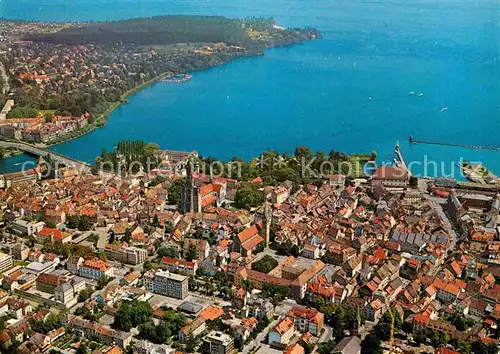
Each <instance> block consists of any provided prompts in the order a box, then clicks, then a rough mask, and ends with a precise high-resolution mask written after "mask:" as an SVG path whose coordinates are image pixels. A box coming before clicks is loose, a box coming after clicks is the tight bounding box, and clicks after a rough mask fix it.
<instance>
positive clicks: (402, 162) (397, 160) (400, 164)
mask: <svg viewBox="0 0 500 354" xmlns="http://www.w3.org/2000/svg"><path fill="white" fill-rule="evenodd" d="M394 152H395V153H396V157H397V158H395V159H394V164H395V165H396V166H397V167H401V168H404V169H405V170H406V171H407V172H408V176H411V171H410V169H409V168H408V166H407V165H406V162H405V159H404V157H403V153H402V152H401V147H400V146H399V141H398V142H397V143H396V147H395V148H394Z"/></svg>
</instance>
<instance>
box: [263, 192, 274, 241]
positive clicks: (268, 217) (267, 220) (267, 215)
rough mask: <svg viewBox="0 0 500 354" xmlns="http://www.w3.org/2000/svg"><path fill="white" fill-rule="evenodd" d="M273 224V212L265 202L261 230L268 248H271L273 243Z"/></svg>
mask: <svg viewBox="0 0 500 354" xmlns="http://www.w3.org/2000/svg"><path fill="white" fill-rule="evenodd" d="M272 222H273V212H272V210H271V208H270V207H269V203H268V202H267V201H265V202H264V215H263V217H262V228H261V229H260V236H262V237H263V238H264V240H266V246H269V242H270V241H271V224H272Z"/></svg>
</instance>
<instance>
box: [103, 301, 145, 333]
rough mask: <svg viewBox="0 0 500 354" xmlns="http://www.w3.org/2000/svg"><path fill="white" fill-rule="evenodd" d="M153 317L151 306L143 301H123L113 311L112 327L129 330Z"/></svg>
mask: <svg viewBox="0 0 500 354" xmlns="http://www.w3.org/2000/svg"><path fill="white" fill-rule="evenodd" d="M152 317H153V308H152V307H151V304H149V302H145V301H137V300H132V301H123V302H122V303H121V305H120V307H119V308H118V310H117V311H116V313H115V320H114V322H113V324H112V327H113V328H115V329H119V330H122V331H126V332H128V331H130V329H131V328H132V327H137V326H138V325H141V324H144V323H146V322H148V321H149V320H151V318H152Z"/></svg>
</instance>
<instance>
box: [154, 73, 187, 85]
mask: <svg viewBox="0 0 500 354" xmlns="http://www.w3.org/2000/svg"><path fill="white" fill-rule="evenodd" d="M192 78H193V75H190V74H183V75H175V76H165V77H162V78H161V79H159V80H158V81H159V82H167V83H173V84H181V83H183V82H187V81H189V80H191V79H192Z"/></svg>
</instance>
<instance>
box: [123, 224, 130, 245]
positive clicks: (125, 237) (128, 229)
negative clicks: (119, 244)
mask: <svg viewBox="0 0 500 354" xmlns="http://www.w3.org/2000/svg"><path fill="white" fill-rule="evenodd" d="M131 239H132V231H130V228H128V227H127V228H126V229H125V235H123V238H122V241H123V242H127V243H130V240H131Z"/></svg>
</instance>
